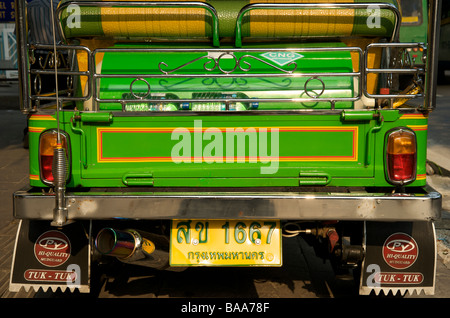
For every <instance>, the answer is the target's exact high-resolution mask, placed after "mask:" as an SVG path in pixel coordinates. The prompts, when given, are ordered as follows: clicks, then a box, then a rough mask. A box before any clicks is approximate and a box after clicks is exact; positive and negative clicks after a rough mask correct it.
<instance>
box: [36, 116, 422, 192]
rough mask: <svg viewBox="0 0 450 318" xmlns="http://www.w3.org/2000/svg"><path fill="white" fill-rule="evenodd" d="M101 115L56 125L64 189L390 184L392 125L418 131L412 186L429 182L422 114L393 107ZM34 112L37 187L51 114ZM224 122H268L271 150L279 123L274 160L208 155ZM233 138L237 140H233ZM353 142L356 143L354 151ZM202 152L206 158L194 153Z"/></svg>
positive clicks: (255, 124) (257, 125)
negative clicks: (63, 150) (66, 166)
mask: <svg viewBox="0 0 450 318" xmlns="http://www.w3.org/2000/svg"><path fill="white" fill-rule="evenodd" d="M98 114H99V115H100V118H99V120H98V121H97V122H96V121H95V119H94V118H93V117H95V114H91V116H90V117H87V121H78V120H76V119H75V118H74V117H72V116H73V113H72V112H63V113H62V116H61V124H62V125H61V128H62V129H63V130H64V131H65V132H67V133H68V135H69V137H70V146H71V149H70V150H71V153H72V168H71V178H70V180H69V182H68V185H67V186H68V187H69V188H70V187H125V186H154V187H159V186H161V187H163V186H165V187H177V186H183V187H248V186H252V187H255V186H299V185H300V186H323V185H326V186H369V187H370V186H378V187H384V186H390V185H389V183H388V182H387V181H386V177H385V168H384V165H385V152H384V143H385V135H386V133H387V132H388V131H389V130H390V129H392V128H396V127H407V128H409V129H411V130H413V131H414V132H415V133H416V136H417V144H418V149H417V158H418V160H417V162H418V164H417V180H416V181H414V182H413V183H412V184H410V186H423V185H425V183H426V180H425V162H426V139H427V130H426V129H427V118H426V117H424V116H420V115H419V116H418V115H414V116H411V115H401V114H399V112H398V111H396V110H385V111H381V114H382V116H383V118H384V121H382V122H380V121H379V120H377V119H373V120H366V119H367V118H366V115H361V116H362V117H361V118H360V119H361V120H358V118H357V116H355V117H353V118H352V117H351V116H350V117H347V119H345V116H342V115H339V114H336V115H321V114H305V115H276V116H275V115H271V116H264V115H258V116H240V115H238V114H235V115H228V116H226V115H221V116H219V115H214V116H212V115H211V116H196V117H195V118H193V117H190V116H119V115H118V114H114V115H113V116H112V117H110V116H111V115H109V114H108V115H107V116H105V114H104V113H103V114H102V113H98ZM107 117H109V118H110V119H111V120H110V121H108V120H105V118H107ZM35 118H36V116H34V118H33V116H31V118H30V183H31V185H32V186H37V187H40V186H44V185H43V183H42V182H41V181H40V180H37V178H36V176H39V162H38V144H39V135H40V133H41V132H42V131H45V130H46V129H50V128H55V127H56V121H55V120H42V119H39V120H35ZM47 118H50V117H47ZM200 124H201V128H203V130H202V131H203V133H198V132H197V131H200ZM225 127H228V128H243V129H244V131H246V132H250V131H249V130H246V129H248V128H249V127H254V128H255V129H256V130H257V132H260V130H258V129H261V128H262V127H270V128H272V130H269V129H267V132H268V134H267V141H268V143H267V154H268V155H270V151H271V149H272V148H271V147H272V144H271V142H273V141H274V140H275V139H271V134H273V133H274V130H273V129H274V128H275V127H276V128H278V129H279V139H278V140H279V161H278V162H277V164H275V161H272V162H270V161H268V160H266V161H265V162H264V161H263V159H261V158H259V159H256V160H255V161H256V162H251V160H252V159H251V158H245V160H244V162H237V161H238V160H239V158H237V156H236V157H235V158H233V160H232V161H233V162H227V161H226V158H222V160H220V158H221V157H219V156H215V155H216V154H215V153H214V152H211V153H210V154H211V157H209V158H208V156H207V154H208V153H209V152H208V151H210V150H211V149H212V145H213V144H214V140H216V139H215V138H214V137H218V138H219V139H220V137H222V138H223V139H224V142H223V148H222V150H223V155H224V156H225V155H226V151H227V148H226V142H225V138H226V137H227V133H226V132H225V133H224V132H220V131H219V129H223V128H225ZM288 127H289V128H291V129H288ZM295 127H296V128H297V130H296V129H295ZM378 127H380V128H379V129H378ZM38 128H39V129H38ZM164 128H165V129H164ZM176 128H178V130H175V129H176ZM189 128H196V129H197V131H195V132H194V130H190V131H189ZM207 128H216V130H214V129H213V130H207ZM183 129H186V130H183ZM39 130H40V131H39ZM188 131H189V132H188ZM177 133H178V134H177ZM214 133H217V134H216V135H214ZM208 134H209V135H208ZM250 135H251V134H250ZM257 135H258V134H257ZM181 136H183V137H181ZM187 136H189V137H187ZM208 136H213V137H211V138H208ZM200 137H201V138H200ZM258 137H261V134H259V135H258ZM184 138H191V141H192V143H191V146H192V148H191V149H190V151H191V157H187V159H185V162H182V163H177V162H174V160H175V161H177V160H180V158H179V157H177V156H172V155H173V153H172V151H173V149H174V148H176V147H177V145H178V146H181V144H182V141H183V140H184ZM194 139H195V140H194ZM355 140H357V141H355ZM195 141H197V142H200V143H201V144H202V146H201V147H197V145H199V144H195ZM238 142H239V141H237V139H236V141H235V145H237V144H238ZM355 142H356V143H355ZM208 145H209V146H208ZM215 145H216V146H217V143H216V144H215ZM208 147H209V148H208ZM354 147H356V148H357V149H355V151H354V152H353V148H354ZM186 149H187V148H186ZM199 149H200V150H199ZM208 149H209V150H208ZM215 149H216V150H217V149H219V147H215ZM228 149H232V148H228ZM245 149H247V153H246V154H245V155H246V156H248V154H249V149H251V147H250V144H249V143H248V142H247V143H246V147H245ZM256 149H257V151H258V156H259V155H260V154H261V151H262V150H261V148H260V147H259V145H258V147H256ZM199 151H200V152H199ZM233 151H234V154H236V155H238V153H237V148H233ZM219 152H220V151H219ZM202 156H203V160H201V161H199V160H197V159H198V158H201V157H202ZM289 157H295V158H294V159H292V158H289ZM308 157H309V158H308ZM205 160H206V161H205ZM208 160H209V162H208ZM197 161H199V162H197ZM262 167H266V168H268V167H272V170H270V169H269V170H267V171H266V172H265V173H262V171H263V170H261V168H262Z"/></svg>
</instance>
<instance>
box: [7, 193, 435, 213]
mask: <svg viewBox="0 0 450 318" xmlns="http://www.w3.org/2000/svg"><path fill="white" fill-rule="evenodd" d="M155 190H156V191H157V189H155ZM425 190H426V192H425V193H423V194H404V193H403V194H402V193H399V194H371V193H362V192H359V193H313V192H310V193H300V192H285V193H284V192H283V193H280V192H246V193H239V192H237V193H236V192H217V193H213V192H179V193H175V192H171V193H168V192H167V193H165V192H147V193H124V192H93V193H90V192H89V193H78V192H67V195H66V198H67V205H68V214H69V218H70V219H73V220H75V219H86V220H87V219H92V220H95V219H113V218H129V219H175V218H186V217H189V218H194V219H223V218H226V219H228V218H229V219H232V218H243V219H261V218H269V219H283V220H349V221H350V220H354V221H363V220H366V221H367V220H377V221H417V220H422V221H424V220H435V219H438V218H440V213H441V205H442V202H441V201H442V197H441V194H439V193H438V192H436V191H435V190H434V189H431V188H426V189H425ZM193 191H194V189H193ZM53 205H54V194H43V193H42V192H30V191H27V190H21V191H17V192H16V193H14V216H15V217H16V218H19V219H41V220H51V219H52V217H53V214H52V213H53Z"/></svg>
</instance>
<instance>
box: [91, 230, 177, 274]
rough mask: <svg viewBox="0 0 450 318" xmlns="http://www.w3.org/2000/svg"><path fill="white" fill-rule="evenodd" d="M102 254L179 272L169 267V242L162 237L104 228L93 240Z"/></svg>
mask: <svg viewBox="0 0 450 318" xmlns="http://www.w3.org/2000/svg"><path fill="white" fill-rule="evenodd" d="M95 247H96V249H97V250H98V251H99V252H100V253H101V254H102V255H107V256H113V257H116V258H117V259H118V260H120V261H122V262H124V263H129V264H135V265H140V266H146V267H152V268H155V269H159V270H164V269H168V270H179V269H177V268H173V267H170V265H169V240H168V238H167V237H165V236H163V235H158V234H153V233H147V232H143V231H138V230H133V229H127V230H123V231H122V230H116V229H112V228H104V229H102V230H100V232H99V233H98V234H97V237H96V238H95Z"/></svg>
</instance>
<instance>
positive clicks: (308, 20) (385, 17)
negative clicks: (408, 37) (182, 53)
mask: <svg viewBox="0 0 450 318" xmlns="http://www.w3.org/2000/svg"><path fill="white" fill-rule="evenodd" d="M158 1H161V0H158ZM179 2H180V8H149V7H146V8H136V7H135V8H124V7H121V8H119V7H98V6H88V3H89V1H86V4H87V5H86V6H81V7H80V14H81V16H80V20H79V22H80V27H75V28H74V27H69V25H70V24H69V25H68V23H67V21H68V18H69V16H70V14H72V12H68V10H67V8H65V9H64V10H63V11H62V14H61V17H60V21H61V25H62V30H63V33H64V35H65V37H66V39H71V38H80V37H106V38H164V39H170V38H172V39H175V38H176V39H196V38H198V39H200V38H209V37H211V34H212V28H213V20H212V17H211V14H210V13H209V12H208V11H207V10H204V9H202V8H183V7H182V4H183V2H184V1H179ZM204 2H205V3H207V4H209V5H211V6H212V7H214V8H215V10H216V11H217V16H218V26H219V27H218V34H219V37H220V38H221V39H224V38H233V37H234V36H235V32H236V30H235V29H236V19H237V17H238V15H239V12H240V11H241V9H242V8H243V7H245V6H246V5H248V4H252V3H283V2H286V1H282V0H208V1H204ZM288 2H290V3H349V4H351V3H373V1H367V0H331V1H330V0H328V1H326V0H289V1H288ZM387 2H388V3H392V4H394V5H396V1H395V0H390V1H387ZM67 3H70V1H69V0H63V1H62V4H67ZM379 13H380V24H379V25H377V26H376V27H373V25H371V24H370V23H368V21H370V19H371V14H373V11H372V10H367V8H359V9H325V8H324V9H317V8H316V9H290V10H284V9H282V10H266V9H257V10H251V11H249V12H248V13H246V15H245V16H244V18H243V19H242V37H250V38H274V37H311V36H314V37H317V36H325V37H336V36H339V37H348V36H371V37H391V36H392V33H393V32H394V28H395V23H396V17H395V14H393V12H392V11H390V10H380V11H379Z"/></svg>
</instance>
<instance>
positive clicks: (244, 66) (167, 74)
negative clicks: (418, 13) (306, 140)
mask: <svg viewBox="0 0 450 318" xmlns="http://www.w3.org/2000/svg"><path fill="white" fill-rule="evenodd" d="M16 2H17V5H16V8H17V15H18V19H16V24H17V30H18V31H17V33H18V45H19V48H20V50H19V55H20V58H19V63H20V65H19V66H20V71H19V79H20V83H21V98H22V101H23V104H22V105H21V106H22V107H21V109H22V111H23V112H24V113H28V112H30V111H32V110H31V108H30V107H31V106H30V105H31V100H55V97H53V96H37V95H31V92H30V91H31V90H30V80H29V76H30V73H35V74H52V71H50V70H48V71H45V70H33V71H28V70H27V66H28V49H33V48H42V49H43V48H45V47H46V46H45V45H39V44H32V45H30V47H29V48H28V46H27V45H26V39H27V38H26V32H24V30H25V26H26V23H25V22H24V21H23V17H24V16H26V15H25V6H24V5H23V1H22V0H16ZM432 2H433V3H434V5H433V6H431V9H433V8H434V10H433V11H432V12H431V13H432V14H434V16H435V17H436V18H437V13H436V10H438V7H439V4H440V0H433V1H432ZM69 4H76V5H80V6H99V7H113V6H118V7H120V6H131V7H141V6H145V7H173V6H175V5H177V6H178V5H180V3H179V2H142V1H130V2H125V1H118V2H115V1H105V2H83V1H75V2H70V3H65V4H64V5H62V6H60V7H59V8H58V10H57V14H58V17H60V16H61V13H62V10H63V9H65V8H67V6H68V5H69ZM200 4H201V7H203V8H205V9H206V10H207V11H208V12H210V13H211V14H212V15H213V16H215V17H216V18H217V13H216V11H215V9H214V7H212V6H211V5H207V4H204V3H201V2H200V3H199V2H186V3H183V6H184V7H198V6H199V5H200ZM373 5H377V6H380V8H381V9H388V10H391V11H392V12H393V13H394V14H395V16H396V24H395V26H394V32H393V35H392V37H391V39H390V40H391V41H394V40H396V39H397V38H398V31H399V26H400V24H399V21H400V13H399V11H398V9H397V8H396V7H395V6H393V5H390V4H386V3H376V2H375V3H359V4H344V3H342V4H313V3H308V4H289V3H284V4H281V3H277V4H252V5H248V6H246V7H244V8H243V9H242V10H241V14H240V15H239V17H238V19H237V22H236V26H237V29H236V34H237V36H236V39H238V38H239V36H238V35H239V32H240V25H241V22H242V17H243V16H244V14H245V13H247V12H248V11H250V10H254V9H267V8H269V9H270V8H273V9H298V8H309V9H310V8H317V7H318V8H331V9H333V8H338V9H339V8H342V9H345V8H368V7H369V6H373ZM433 12H434V13H433ZM213 20H214V21H215V22H214V25H215V27H214V30H213V33H214V35H213V37H215V36H216V35H217V36H218V28H219V25H218V19H213ZM434 22H435V21H434ZM436 28H437V26H436V25H435V23H434V24H432V26H430V34H431V35H432V36H431V37H429V41H430V44H431V45H430V44H429V45H428V48H427V53H428V54H429V55H430V54H432V55H430V56H429V58H428V60H429V62H430V63H427V74H426V85H425V86H426V87H425V90H424V94H414V95H413V94H411V95H409V94H408V95H405V94H391V95H379V94H369V93H368V92H367V74H369V73H379V74H387V73H390V74H393V73H396V74H405V73H408V74H413V75H418V74H422V73H423V70H422V69H411V68H408V69H394V68H386V69H370V68H368V67H367V56H368V51H369V50H370V49H371V48H376V47H385V48H386V47H387V48H392V47H399V48H407V47H417V46H419V45H420V46H421V45H422V44H417V43H376V44H370V45H369V46H367V47H366V48H365V50H362V49H361V48H359V47H344V48H341V47H339V48H296V49H243V48H236V49H203V50H201V49H166V50H164V49H151V48H149V49H111V48H108V49H106V48H101V49H96V50H94V51H91V50H89V48H87V47H85V46H80V45H58V46H57V49H58V50H73V51H76V50H83V51H85V52H86V53H87V55H88V71H86V72H81V71H80V72H77V71H61V72H60V74H62V75H68V76H86V77H87V78H88V90H87V94H85V96H81V97H80V96H79V97H74V96H60V97H59V101H60V102H64V101H87V100H89V99H91V98H92V100H93V104H94V107H93V109H92V110H93V111H96V110H98V105H97V104H98V103H103V102H117V103H120V104H121V105H122V109H123V110H124V109H125V105H126V103H127V102H136V101H139V102H178V103H179V102H224V103H229V102H244V103H245V102H292V103H300V102H329V103H330V104H331V110H332V111H334V110H335V108H334V105H335V103H336V102H338V101H347V102H355V101H358V100H360V99H361V98H362V97H363V96H364V97H367V98H374V99H380V98H384V99H386V98H391V99H393V98H408V99H413V98H418V97H423V96H425V99H424V100H425V103H426V104H425V106H424V108H425V109H428V110H431V109H433V108H434V106H435V105H434V104H435V96H434V95H435V94H434V92H435V81H433V79H435V78H436V72H435V69H436V64H437V62H436V59H437V53H436V45H437V40H438V36H437V33H436ZM59 31H60V32H61V33H62V28H61V26H60V29H59ZM61 36H62V37H63V34H61ZM216 44H217V43H216ZM258 50H259V51H264V52H267V51H277V52H279V51H285V52H307V51H309V52H311V51H315V52H324V51H349V52H352V51H353V52H357V54H358V57H359V70H358V71H355V72H343V73H339V72H336V73H331V72H330V73H300V72H293V71H292V72H291V71H289V70H287V71H286V70H283V69H281V68H277V71H279V73H270V74H257V73H254V74H253V73H249V72H244V74H237V73H235V74H232V73H233V71H234V70H235V69H237V68H239V69H240V70H241V71H242V70H244V71H249V70H250V68H249V67H248V65H249V63H248V62H247V61H243V60H242V57H241V58H240V59H239V60H238V59H237V58H236V57H235V55H234V53H237V52H249V53H250V52H255V51H258ZM100 52H102V53H105V52H123V53H129V54H132V53H134V52H136V53H138V52H140V53H143V52H149V53H150V52H161V53H164V52H180V53H182V52H199V53H200V52H204V54H205V55H204V58H206V59H208V60H207V62H206V63H205V64H204V70H205V71H209V70H210V69H209V67H208V66H206V65H207V64H208V63H212V64H213V65H214V67H213V69H214V68H219V69H220V70H221V71H222V73H220V74H217V73H212V72H209V73H208V72H205V73H203V74H177V73H176V71H177V70H179V69H181V68H182V67H183V65H181V66H177V67H175V68H172V69H171V70H169V71H167V70H166V71H164V70H163V69H161V68H160V71H161V73H160V74H144V75H136V74H108V75H106V74H98V73H97V72H96V70H95V55H96V54H97V53H100ZM209 53H216V54H218V53H222V54H226V55H229V56H232V57H233V58H234V59H235V61H236V67H235V69H233V70H232V71H231V72H229V71H223V70H222V69H221V68H220V65H219V60H220V57H219V58H217V59H215V60H214V61H211V59H210V57H209ZM201 58H203V57H201ZM433 61H434V62H433ZM263 62H264V63H266V64H269V63H267V62H265V61H263ZM190 63H192V62H189V63H187V64H190ZM161 65H166V66H167V64H165V63H164V61H161V63H160V66H161ZM208 65H211V64H208ZM271 66H272V67H273V65H271ZM329 76H351V77H353V78H357V79H358V82H359V83H358V89H357V93H355V95H356V96H354V97H345V98H331V97H330V98H323V97H321V96H320V95H321V94H319V96H317V94H315V95H314V96H311V95H309V94H308V93H307V95H308V97H309V98H286V99H285V98H275V99H272V98H260V99H234V98H233V99H228V98H227V99H183V100H180V99H177V100H171V99H151V100H150V99H145V98H139V99H137V100H128V99H123V98H122V99H114V100H112V99H100V98H99V96H98V93H97V87H98V82H99V80H100V79H101V78H111V77H117V78H134V79H135V80H143V81H146V78H171V77H172V78H177V77H178V78H196V77H197V78H199V77H203V78H219V77H224V78H233V79H237V78H244V77H309V78H310V79H318V80H319V81H321V82H322V84H323V81H322V80H321V79H320V77H329ZM147 85H149V84H148V82H147ZM323 85H324V84H323ZM324 89H325V87H324ZM149 90H150V87H149ZM304 91H306V92H307V90H306V87H305V89H304ZM131 93H133V92H132V91H131ZM147 96H148V95H147ZM420 107H422V106H420ZM397 109H401V108H397ZM408 109H411V108H408ZM289 111H308V112H310V111H318V112H321V111H329V109H317V110H316V109H291V110H286V112H289ZM248 112H249V113H253V114H254V113H257V112H260V111H259V110H249V111H248ZM151 113H152V114H156V113H158V112H156V111H155V112H151ZM170 113H171V114H170V115H171V116H173V115H176V114H180V113H182V112H175V114H173V113H172V112H170ZM208 113H216V114H218V113H220V114H226V113H229V112H224V111H220V112H215V111H210V112H208ZM166 114H167V115H169V114H168V113H167V112H166Z"/></svg>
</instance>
